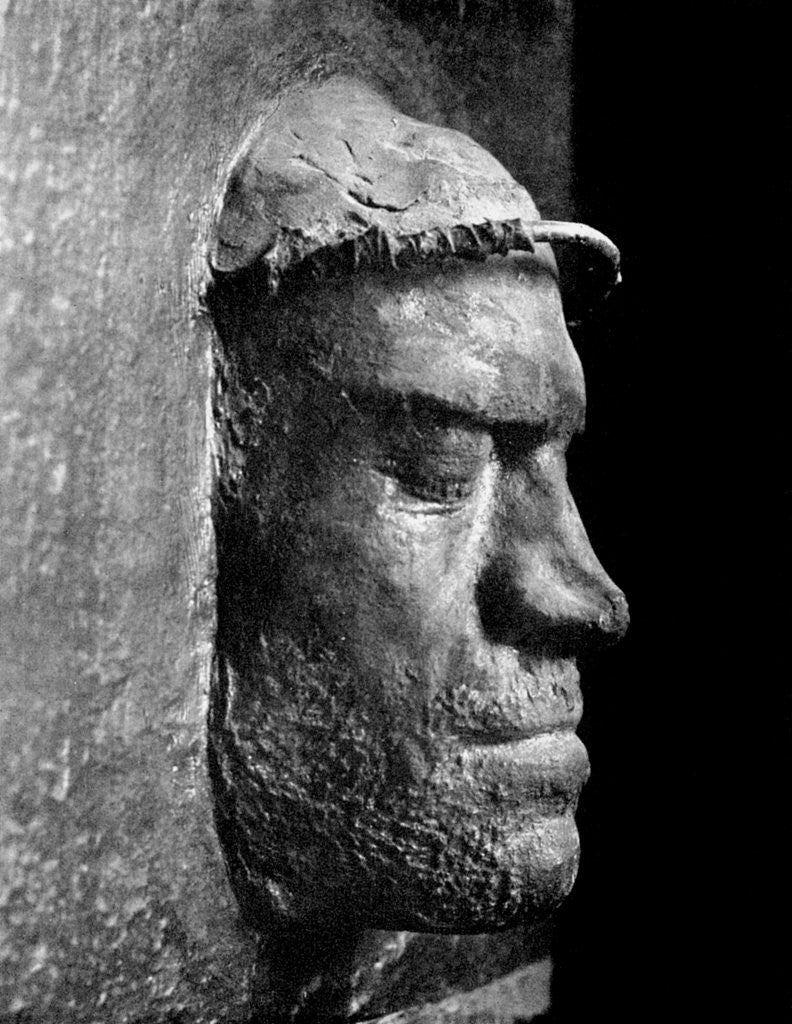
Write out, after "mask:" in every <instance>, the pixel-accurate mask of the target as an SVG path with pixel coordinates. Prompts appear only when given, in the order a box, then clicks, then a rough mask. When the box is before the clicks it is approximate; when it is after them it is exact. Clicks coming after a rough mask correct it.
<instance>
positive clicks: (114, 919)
mask: <svg viewBox="0 0 792 1024" xmlns="http://www.w3.org/2000/svg"><path fill="white" fill-rule="evenodd" d="M2 7H3V8H4V9H3V10H2V15H3V17H2V22H0V25H2V30H3V33H4V38H3V40H2V57H0V68H2V81H1V82H0V110H1V111H2V117H3V137H2V142H0V209H1V210H2V216H3V221H2V226H0V256H1V257H2V268H3V269H2V287H1V288H0V323H1V324H2V328H1V331H0V338H1V339H2V341H1V345H0V360H2V362H1V363H0V365H1V366H2V369H1V370H0V380H2V385H3V401H2V412H1V413H0V428H1V430H2V433H1V434H0V438H2V440H0V455H1V456H2V459H1V462H2V465H1V466H0V472H1V473H2V476H1V477H0V502H1V504H0V564H1V565H2V572H1V573H0V777H2V779H3V785H2V787H0V822H1V823H2V824H1V827H2V834H1V835H0V993H1V994H0V1017H2V1018H3V1019H9V1020H14V1021H35V1022H36V1024H48V1022H51V1024H55V1022H58V1024H60V1022H64V1024H65V1022H69V1021H75V1022H77V1021H79V1022H88V1021H114V1022H122V1021H138V1022H142V1021H151V1022H159V1021H165V1020H168V1021H176V1020H185V1021H191V1022H193V1021H194V1022H199V1021H210V1020H242V1019H245V1017H246V1012H245V1004H246V1002H247V998H248V992H249V987H250V984H251V982H250V973H251V969H252V963H253V944H252V940H251V937H250V936H249V935H247V934H245V933H244V932H243V931H242V930H241V928H240V926H239V923H238V920H237V915H236V910H235V907H234V904H233V899H232V896H231V893H230V890H229V888H228V886H227V883H226V879H225V873H224V868H223V864H222V859H221V855H220V851H219V847H218V844H217V842H216V839H215V835H214V830H213V822H212V815H211V806H210V798H209V789H208V784H207V778H206V767H205V756H204V745H205V741H204V732H205V716H206V699H207V688H208V668H209V659H210V653H211V644H212V629H213V614H214V612H213V546H212V545H213V540H212V535H211V528H210V516H209V508H210V504H209V503H210V494H211V480H212V455H211V438H210V435H209V433H208V430H209V427H208V422H209V419H208V410H209V400H210V389H211V365H210V347H211V332H210V326H209V324H208V321H207V318H206V316H205V315H204V313H203V311H202V308H201V301H200V295H201V284H202V280H203V274H204V261H203V255H202V239H203V236H204V233H205V228H206V223H207V220H208V217H209V212H210V209H211V204H212V202H213V201H214V198H215V196H216V194H217V190H218V187H219V182H220V179H221V176H222V174H223V171H224V168H225V167H226V166H227V165H228V163H229V161H230V159H231V157H232V155H233V151H234V147H235V146H236V145H237V144H238V142H239V140H240V139H241V137H242V135H243V134H244V132H245V131H246V130H247V128H248V127H249V126H250V124H251V123H252V121H253V119H254V118H255V116H256V112H257V110H258V109H259V106H260V104H261V102H262V100H263V99H264V98H266V97H267V96H268V95H272V94H273V93H275V92H277V90H278V89H279V88H281V87H282V86H283V85H284V84H285V83H288V82H291V81H294V80H296V79H299V78H300V77H310V76H312V75H315V74H318V73H322V72H323V71H324V70H326V69H328V68H329V69H334V68H339V69H346V70H350V71H352V72H354V73H356V74H362V75H364V76H366V77H368V78H370V79H373V80H375V81H378V82H379V83H380V84H381V85H382V86H383V87H384V88H387V89H390V90H391V91H392V92H393V93H394V94H395V96H396V100H397V102H398V103H399V104H400V105H401V106H402V109H404V110H405V111H406V112H407V113H410V114H413V115H414V116H418V117H422V118H424V119H426V120H435V121H447V122H448V123H451V124H453V125H455V126H457V127H460V128H462V129H464V130H467V131H469V132H470V133H471V134H473V135H474V136H475V137H476V138H477V139H478V140H479V141H481V142H483V143H484V144H485V145H486V146H488V147H489V148H490V149H492V150H493V152H494V153H495V154H496V155H498V156H499V157H500V158H501V159H502V160H503V161H504V162H505V163H506V164H507V166H509V168H510V169H511V170H512V172H513V173H515V175H516V176H517V177H518V178H520V179H522V180H524V181H526V183H527V184H528V185H529V187H532V188H533V190H534V192H535V195H536V197H537V199H538V201H539V203H540V205H542V206H543V208H544V212H545V214H546V215H547V216H562V215H567V216H569V215H571V212H572V211H571V210H570V209H569V205H570V201H569V196H570V180H571V178H570V149H569V135H568V131H569V129H568V111H569V100H570V84H569V83H570V77H569V62H570V53H571V51H570V26H571V9H570V4H569V3H568V2H566V0H557V2H556V3H547V2H542V0H535V2H531V3H525V4H523V5H515V4H510V3H503V4H500V5H494V4H492V3H490V4H485V3H479V4H475V3H473V2H472V0H470V2H469V3H468V4H467V5H464V4H454V5H448V4H442V3H437V4H424V5H417V6H416V5H410V4H404V3H376V2H371V3H369V2H365V0H358V2H355V0H344V2H339V3H333V4H326V5H325V4H321V3H310V2H306V0H134V2H131V0H72V2H69V3H67V2H58V3H54V2H53V3H46V4H45V3H41V2H39V0H10V2H6V3H5V4H4V5H2ZM496 7H498V8H499V9H496ZM463 8H464V10H463Z"/></svg>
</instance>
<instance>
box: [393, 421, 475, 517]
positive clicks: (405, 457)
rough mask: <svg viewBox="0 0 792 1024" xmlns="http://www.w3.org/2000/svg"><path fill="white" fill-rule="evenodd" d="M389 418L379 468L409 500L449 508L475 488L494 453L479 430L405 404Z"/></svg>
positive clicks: (460, 503) (471, 492) (461, 422)
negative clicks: (417, 500)
mask: <svg viewBox="0 0 792 1024" xmlns="http://www.w3.org/2000/svg"><path fill="white" fill-rule="evenodd" d="M392 413H393V410H392V411H391V415H389V416H388V423H387V426H386V428H385V430H384V433H383V437H382V444H381V457H380V459H379V463H378V466H377V468H378V469H379V470H380V472H383V473H387V474H388V475H389V476H391V477H393V478H394V479H396V480H397V481H398V482H399V485H400V487H401V490H402V491H403V492H405V493H406V494H408V495H410V496H411V497H413V498H418V499H419V500H421V501H425V502H431V503H433V504H436V505H438V506H445V507H447V508H450V507H455V506H460V505H462V504H463V503H464V502H465V501H466V500H467V499H468V498H470V497H471V496H472V494H473V492H474V491H475V489H476V485H477V483H478V481H479V478H480V476H481V473H482V470H483V468H484V466H485V465H486V463H487V461H488V459H489V456H490V452H491V450H492V439H491V437H490V435H489V433H488V432H487V431H486V430H485V429H483V428H482V427H477V426H475V425H472V424H470V423H468V422H466V421H464V419H463V417H461V416H454V415H453V414H451V413H446V412H444V411H438V410H436V409H431V410H430V409H426V408H420V407H418V408H416V407H415V406H414V405H405V407H403V408H401V409H400V410H398V411H397V412H396V415H393V414H392Z"/></svg>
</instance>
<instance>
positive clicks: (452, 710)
mask: <svg viewBox="0 0 792 1024" xmlns="http://www.w3.org/2000/svg"><path fill="white" fill-rule="evenodd" d="M579 679H580V676H579V673H578V671H577V669H575V668H574V667H573V668H571V669H568V670H566V671H564V672H562V673H541V674H539V673H537V674H535V675H530V676H528V675H524V674H522V673H521V674H520V675H519V676H516V677H514V678H513V679H511V680H510V681H509V682H508V685H505V686H504V685H500V686H497V687H493V686H492V685H491V684H490V685H486V684H479V685H477V686H470V685H461V686H457V687H455V688H454V689H453V691H451V692H450V693H449V692H447V693H446V694H445V695H444V696H443V698H442V699H441V702H440V715H441V717H442V719H443V726H444V728H443V731H444V732H446V733H449V732H450V733H452V734H453V735H454V736H456V737H457V738H458V739H460V740H463V741H466V742H468V743H480V744H496V743H510V742H514V741H515V740H523V739H531V738H532V737H534V736H540V735H543V734H545V733H554V732H573V731H574V730H575V729H576V727H577V725H578V723H579V722H580V718H581V715H582V713H583V703H582V697H581V693H580V686H579Z"/></svg>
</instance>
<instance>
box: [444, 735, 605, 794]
mask: <svg viewBox="0 0 792 1024" xmlns="http://www.w3.org/2000/svg"><path fill="white" fill-rule="evenodd" d="M456 760H457V765H458V766H459V767H460V768H461V769H462V771H463V772H464V773H465V774H466V775H468V777H469V778H471V779H475V780H476V782H477V785H478V786H479V787H480V788H483V789H486V790H488V791H489V792H490V793H491V794H494V795H495V796H497V799H498V802H499V803H501V804H502V805H504V807H506V806H508V805H510V804H513V805H514V806H515V807H525V806H526V805H528V804H531V805H533V806H536V807H538V808H540V809H541V808H544V810H545V811H546V812H548V813H559V812H563V811H566V810H567V809H568V808H569V807H570V805H571V804H572V803H574V802H576V801H577V798H578V796H579V795H580V791H581V789H582V788H583V786H584V784H585V783H586V781H587V779H588V777H589V773H590V764H589V758H588V752H587V750H586V748H585V746H584V745H583V742H582V741H581V740H580V739H579V738H578V737H577V736H576V735H575V733H574V732H572V731H571V730H570V729H559V730H555V731H552V732H542V733H538V734H535V735H532V736H528V737H523V738H520V739H510V740H502V739H498V738H491V737H488V738H487V740H486V741H484V742H481V741H479V742H476V743H464V742H463V743H462V744H461V745H460V747H459V748H458V753H457V759H456Z"/></svg>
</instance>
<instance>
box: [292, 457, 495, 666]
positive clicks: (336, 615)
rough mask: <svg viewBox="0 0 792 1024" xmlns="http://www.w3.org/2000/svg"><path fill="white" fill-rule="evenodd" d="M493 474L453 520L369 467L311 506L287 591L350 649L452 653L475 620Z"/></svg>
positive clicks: (489, 470)
mask: <svg viewBox="0 0 792 1024" xmlns="http://www.w3.org/2000/svg"><path fill="white" fill-rule="evenodd" d="M494 474H495V466H494V465H488V466H487V467H486V469H485V471H484V473H483V474H482V477H481V480H480V482H479V484H478V486H477V488H476V491H475V493H474V494H473V496H472V497H471V498H470V499H469V501H467V502H466V504H465V505H464V507H462V508H461V509H459V510H458V511H455V512H453V513H451V514H448V513H443V512H441V511H439V509H437V508H431V507H430V506H428V504H427V503H421V504H420V505H419V504H418V503H416V502H414V501H412V500H409V499H407V498H405V496H404V495H403V494H402V492H401V491H400V489H399V488H398V486H397V484H396V483H395V482H394V481H393V480H391V479H389V478H388V477H386V476H383V475H381V474H379V473H375V472H373V471H371V470H370V469H368V468H367V467H365V466H361V467H360V468H359V469H358V470H357V472H356V473H353V474H349V475H347V477H346V479H345V480H343V481H338V482H337V484H336V486H334V487H333V489H332V490H331V491H329V492H325V493H324V494H323V495H322V496H321V497H320V498H319V497H317V498H315V499H313V500H312V501H311V502H310V503H309V504H308V505H307V506H306V507H304V509H303V515H302V516H301V517H300V520H299V522H298V523H297V524H296V530H295V534H294V538H293V544H292V545H291V551H290V557H289V565H288V567H287V570H286V572H285V574H284V580H285V584H286V586H287V587H289V588H291V590H292V592H293V593H295V594H296V593H299V595H300V601H301V602H302V603H304V604H306V605H309V606H310V607H311V608H312V609H313V610H314V616H313V618H314V620H315V617H316V615H317V614H318V615H320V616H321V619H322V623H323V628H324V629H325V630H326V631H327V632H328V633H331V632H332V633H333V634H335V635H336V637H337V638H342V637H343V638H344V641H345V643H346V644H347V645H350V644H354V645H356V646H359V645H361V644H367V645H369V646H373V647H380V648H381V646H382V645H383V644H386V645H387V646H389V647H391V648H393V647H394V646H396V647H399V648H402V649H404V650H405V652H406V653H407V654H408V655H410V656H415V654H416V653H417V652H418V651H419V650H422V651H424V652H426V649H427V647H434V648H435V649H437V648H443V649H445V648H447V647H448V646H450V645H451V644H452V643H453V642H454V641H455V640H456V639H458V637H459V636H460V635H461V634H463V633H467V632H469V631H470V629H471V628H472V623H473V621H474V618H475V587H476V579H477V576H478V571H479V567H480V566H481V564H482V560H483V557H484V550H485V546H486V540H487V536H488V532H489V521H490V516H491V509H492V503H493V489H494V487H493V483H494ZM435 653H438V652H437V650H436V651H435Z"/></svg>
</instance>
